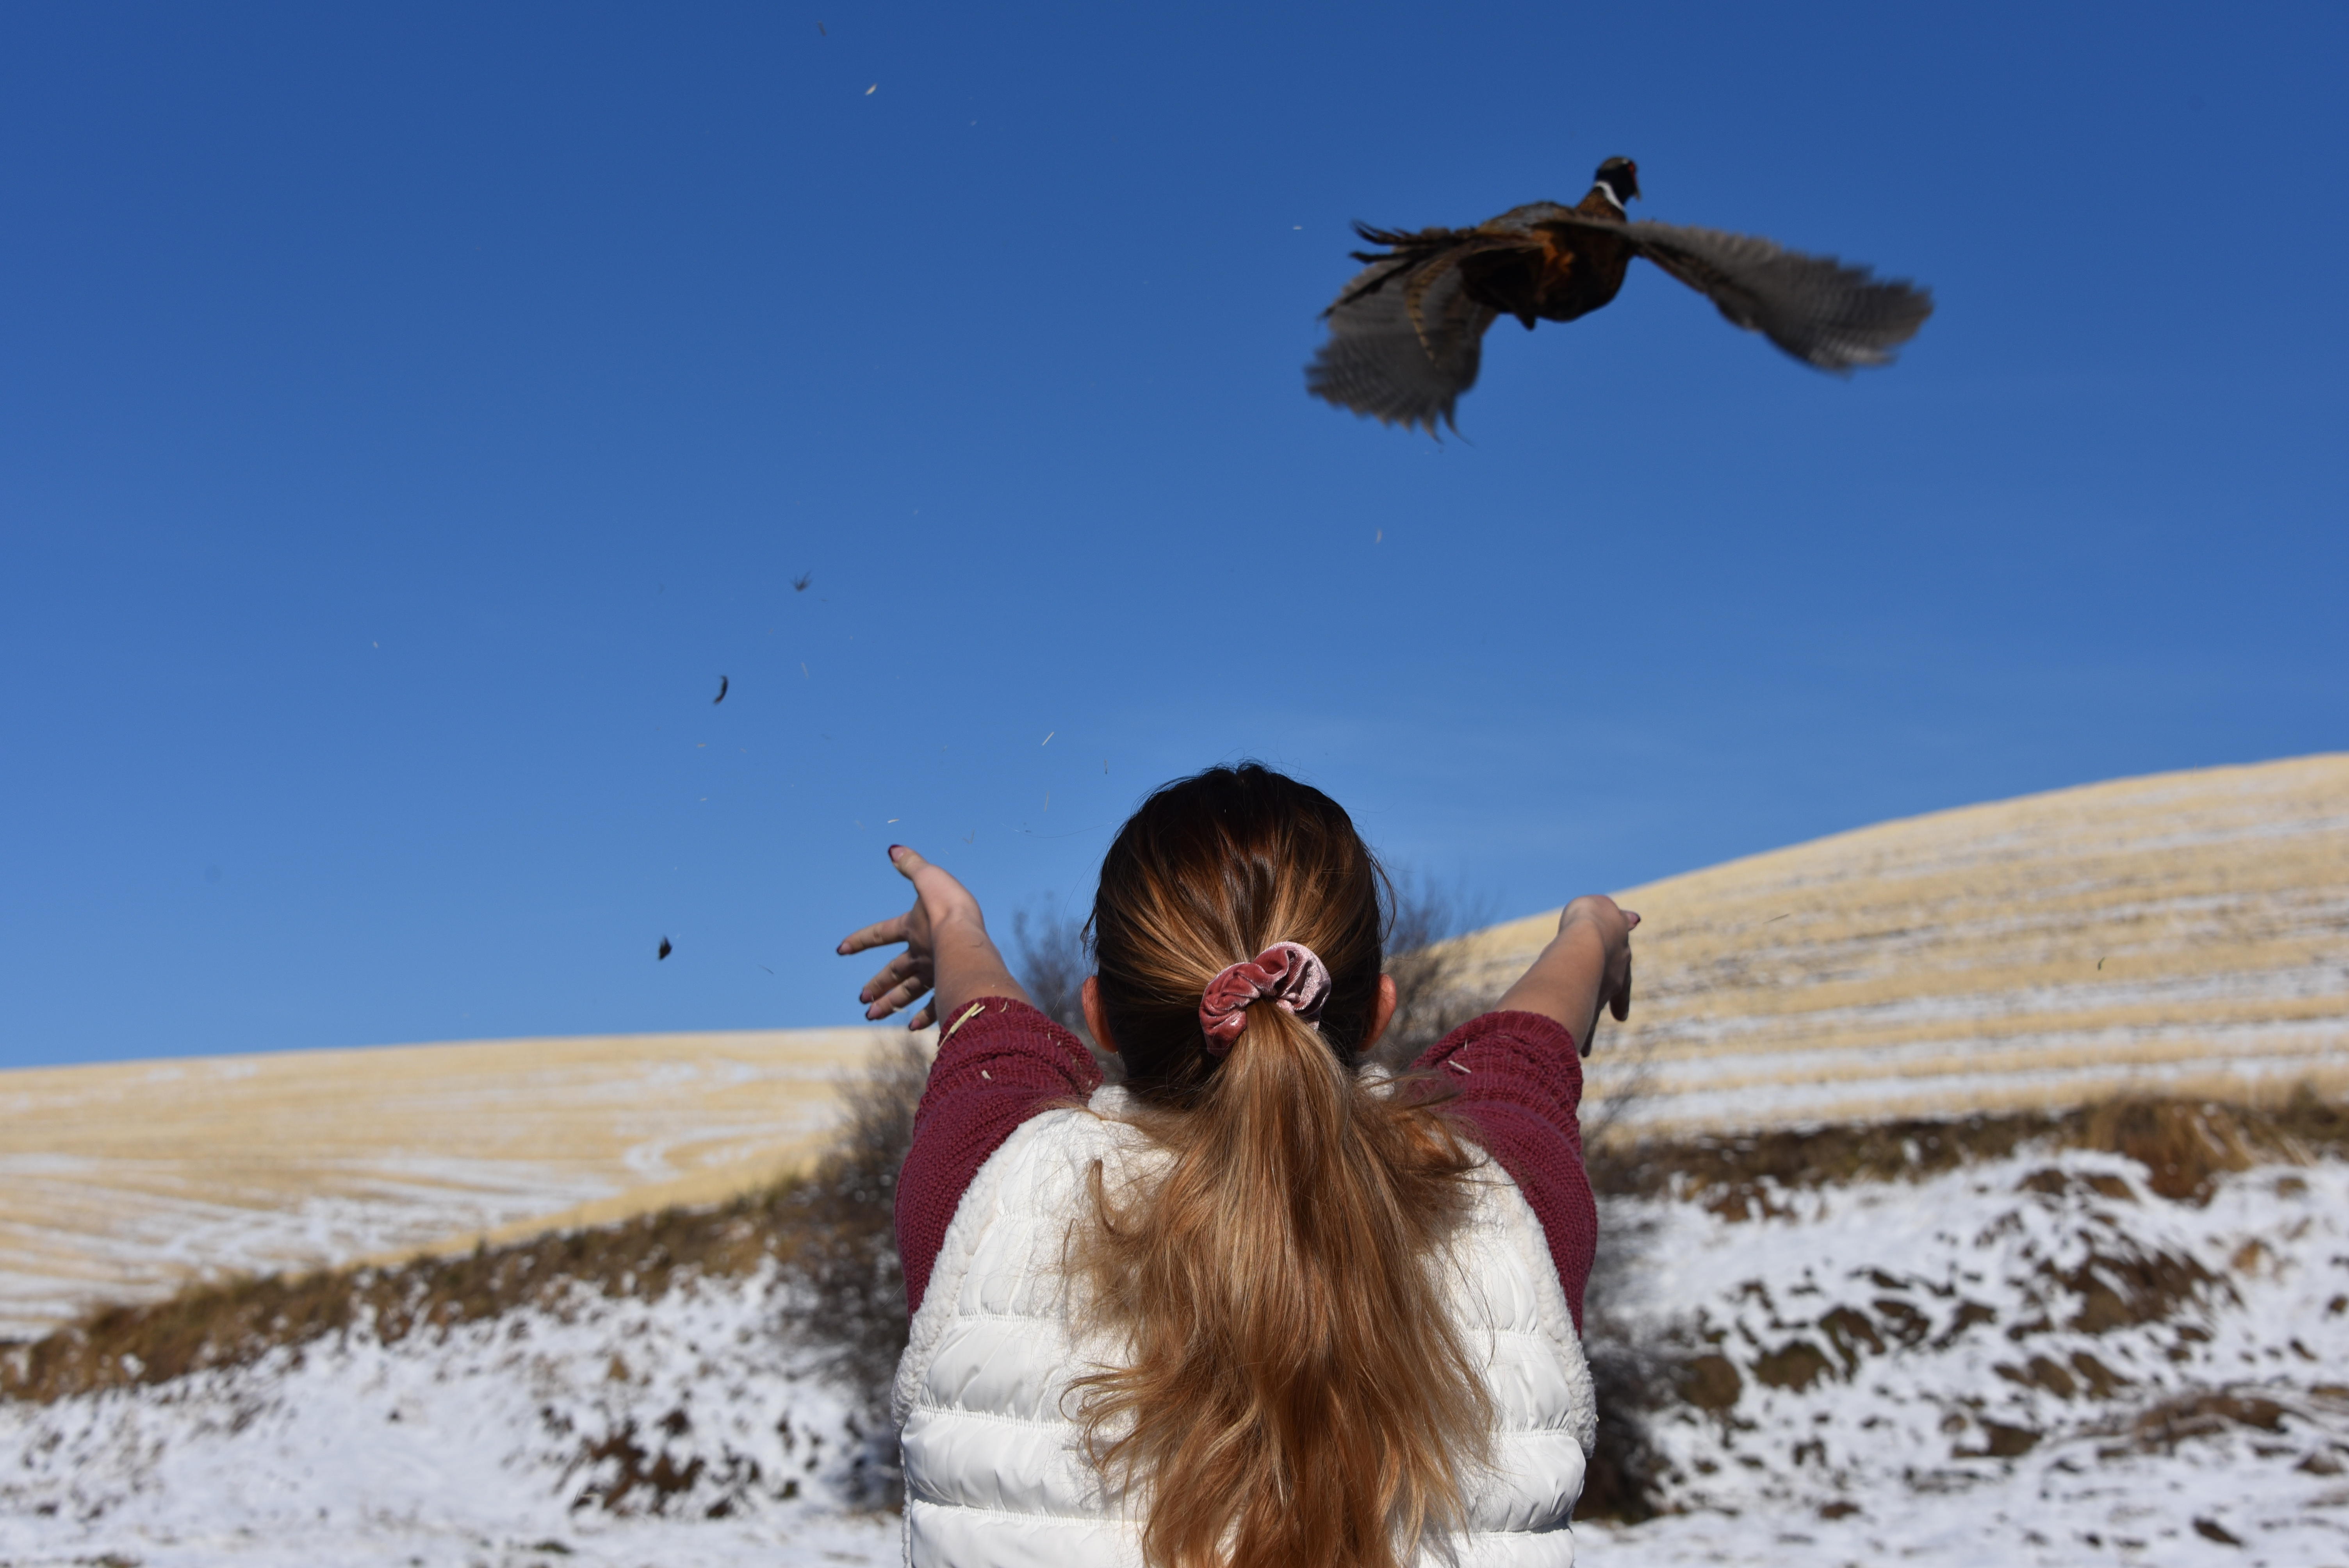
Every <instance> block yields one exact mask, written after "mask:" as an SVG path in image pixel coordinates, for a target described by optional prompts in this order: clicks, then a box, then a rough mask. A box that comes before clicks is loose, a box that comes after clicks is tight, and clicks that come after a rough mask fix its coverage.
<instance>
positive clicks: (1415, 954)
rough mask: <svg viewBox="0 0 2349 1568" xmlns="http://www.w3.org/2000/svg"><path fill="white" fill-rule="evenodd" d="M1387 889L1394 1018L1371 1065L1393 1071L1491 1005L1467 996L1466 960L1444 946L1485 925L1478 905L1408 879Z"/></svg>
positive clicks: (1405, 875) (1416, 877) (1439, 886)
mask: <svg viewBox="0 0 2349 1568" xmlns="http://www.w3.org/2000/svg"><path fill="white" fill-rule="evenodd" d="M1393 887H1394V898H1393V901H1392V903H1391V904H1390V905H1389V907H1388V911H1387V931H1386V944H1385V945H1386V954H1387V961H1386V972H1387V977H1388V978H1389V979H1391V980H1392V981H1393V982H1394V986H1395V1011H1394V1017H1393V1019H1392V1021H1391V1022H1390V1023H1389V1024H1388V1025H1387V1032H1386V1034H1385V1035H1384V1036H1383V1037H1381V1039H1380V1041H1379V1043H1378V1046H1377V1047H1376V1048H1374V1049H1373V1050H1372V1051H1371V1060H1373V1061H1375V1062H1377V1063H1379V1064H1380V1065H1381V1066H1383V1067H1386V1068H1402V1067H1405V1066H1408V1065H1409V1064H1410V1063H1411V1062H1412V1061H1413V1060H1414V1059H1415V1058H1417V1057H1418V1056H1419V1055H1420V1053H1421V1052H1423V1051H1424V1050H1426V1049H1427V1048H1428V1047H1430V1046H1433V1045H1434V1044H1435V1043H1436V1042H1437V1041H1438V1040H1441V1039H1442V1038H1444V1036H1446V1035H1448V1034H1450V1033H1451V1032H1452V1031H1453V1030H1454V1029H1456V1028H1458V1027H1459V1026H1461V1025H1463V1024H1464V1023H1466V1022H1467V1021H1468V1020H1469V1019H1471V1018H1473V1017H1475V1016H1476V1015H1477V1014H1479V1013H1482V1012H1485V1010H1486V1009H1488V1008H1489V1007H1491V1006H1492V1005H1493V1002H1494V1000H1495V998H1493V997H1490V996H1486V995H1480V994H1476V993H1475V992H1473V991H1472V990H1471V989H1470V988H1469V985H1468V971H1467V965H1466V964H1465V962H1464V959H1465V954H1463V953H1462V952H1461V951H1460V950H1459V948H1457V947H1456V946H1453V945H1450V939H1451V938H1453V937H1455V936H1458V935H1460V934H1463V933H1464V932H1467V931H1469V930H1472V929H1474V928H1475V926H1477V925H1480V924H1485V923H1489V921H1490V918H1491V916H1490V913H1489V911H1488V910H1487V909H1486V908H1485V904H1484V903H1483V902H1482V901H1479V900H1475V899H1471V898H1470V897H1469V896H1468V895H1467V894H1466V893H1464V892H1462V891H1461V890H1460V889H1458V888H1456V887H1452V886H1449V885H1446V884H1444V883H1442V882H1435V881H1433V880H1432V879H1430V878H1428V877H1425V876H1423V875H1420V874H1417V873H1414V872H1402V873H1399V874H1397V875H1396V876H1395V878H1394V879H1393Z"/></svg>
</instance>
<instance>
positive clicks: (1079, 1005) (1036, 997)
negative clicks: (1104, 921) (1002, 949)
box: [1011, 897, 1093, 1046]
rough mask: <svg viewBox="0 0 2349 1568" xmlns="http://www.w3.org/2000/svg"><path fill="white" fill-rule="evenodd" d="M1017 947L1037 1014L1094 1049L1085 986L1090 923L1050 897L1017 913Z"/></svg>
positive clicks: (1013, 923)
mask: <svg viewBox="0 0 2349 1568" xmlns="http://www.w3.org/2000/svg"><path fill="white" fill-rule="evenodd" d="M1011 944H1012V946H1013V948H1014V949H1015V950H1016V951H1017V954H1018V958H1017V961H1016V962H1017V965H1018V968H1019V983H1020V984H1021V985H1025V986H1027V987H1028V995H1029V999H1030V1000H1031V1001H1033V1002H1034V1003H1035V1004H1036V1010H1037V1011H1038V1012H1040V1013H1042V1014H1043V1015H1044V1016H1046V1017H1048V1018H1050V1019H1051V1020H1052V1021H1053V1022H1054V1023H1056V1024H1058V1025H1060V1026H1061V1027H1062V1028H1064V1029H1066V1030H1068V1031H1069V1032H1070V1033H1071V1034H1072V1035H1074V1036H1076V1037H1077V1038H1079V1039H1081V1040H1082V1041H1084V1042H1085V1044H1086V1045H1087V1046H1092V1043H1093V1038H1092V1033H1091V1031H1089V1030H1088V1029H1087V1028H1086V1027H1085V1006H1084V985H1085V979H1086V976H1088V975H1091V974H1092V972H1093V965H1092V954H1091V952H1090V951H1088V949H1087V948H1086V945H1085V923H1084V922H1083V921H1081V920H1079V919H1077V918H1076V917H1075V916H1073V915H1071V914H1068V913H1063V912H1062V910H1061V904H1060V903H1059V901H1058V900H1055V899H1052V898H1050V897H1047V898H1045V899H1043V900H1040V902H1039V903H1036V904H1034V905H1033V906H1031V907H1030V908H1027V909H1018V910H1014V911H1012V913H1011Z"/></svg>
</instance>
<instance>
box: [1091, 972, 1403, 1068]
mask: <svg viewBox="0 0 2349 1568" xmlns="http://www.w3.org/2000/svg"><path fill="white" fill-rule="evenodd" d="M1085 984H1086V985H1092V981H1090V980H1088V981H1086V982H1085ZM1394 1013H1395V983H1394V976H1393V975H1380V976H1379V1000H1378V1006H1375V1007H1372V1008H1371V1032H1370V1034H1369V1035H1367V1036H1365V1037H1363V1040H1362V1049H1361V1051H1357V1052H1355V1053H1354V1054H1355V1055H1357V1056H1361V1055H1362V1054H1363V1053H1364V1052H1367V1051H1368V1050H1369V1049H1370V1048H1371V1047H1372V1046H1375V1045H1377V1044H1378V1043H1379V1037H1380V1036H1381V1035H1383V1034H1385V1033H1386V1032H1387V1026H1388V1025H1389V1024H1392V1023H1393V1022H1394ZM1087 1016H1091V1015H1090V1014H1088V1015H1087Z"/></svg>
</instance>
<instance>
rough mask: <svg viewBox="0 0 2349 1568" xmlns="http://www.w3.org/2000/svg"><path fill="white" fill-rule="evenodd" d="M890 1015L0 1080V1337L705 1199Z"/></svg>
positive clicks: (798, 1129) (803, 1145)
mask: <svg viewBox="0 0 2349 1568" xmlns="http://www.w3.org/2000/svg"><path fill="white" fill-rule="evenodd" d="M893 1032H894V1031H890V1030H884V1029H866V1028H844V1029H788V1030H761V1031H744V1032H739V1033H728V1034H693V1035H682V1034H680V1035H611V1036H594V1037H578V1038H568V1039H536V1040H478V1041H468V1042H462V1043H456V1044H449V1045H434V1046H392V1047H376V1048H371V1049H357V1050H333V1051H295V1052H285V1053H280V1054H271V1055H257V1056H246V1057H190V1058H181V1059H177V1060H158V1061H133V1062H110V1063H103V1064H98V1065H94V1066H87V1067H68V1068H26V1069H19V1070H17V1071H13V1072H6V1073H0V1336H25V1335H27V1334H31V1333H35V1332H37V1331H39V1330H40V1329H41V1328H43V1327H45V1326H47V1325H49V1324H52V1323H55V1322H57V1321H59V1320H60V1319H62V1318H64V1317H66V1316H67V1315H70V1313H71V1312H72V1311H73V1309H74V1308H75V1307H76V1306H77V1305H80V1304H82V1303H85V1302H88V1301H89V1300H93V1299H133V1298H140V1297H146V1296H152V1295H162V1294H168V1293H169V1292H170V1291H171V1289H173V1288H175V1287H176V1286H177V1285H179V1284H181V1283H183V1282H184V1281H186V1280H187V1279H188V1278H189V1277H191V1275H195V1274H206V1273H219V1272H222V1271H228V1270H252V1271H266V1270H272V1269H279V1268H290V1267H301V1266H305V1265H309V1264H320V1263H326V1262H345V1261H349V1260H351V1259H355V1258H364V1257H369V1256H375V1255H380V1254H393V1253H407V1252H412V1251H414V1250H416V1249H418V1248H421V1247H427V1246H431V1245H434V1244H471V1241H472V1240H473V1239H474V1238H475V1237H476V1236H480V1235H485V1234H486V1235H492V1236H501V1235H504V1234H507V1233H512V1232H515V1231H519V1230H533V1229H536V1228H539V1227H542V1226H545V1225H549V1224H554V1223H573V1222H592V1221H595V1220H599V1219H606V1218H616V1217H619V1216H621V1215H624V1214H626V1213H633V1212H640V1211H641V1210H643V1209H646V1208H649V1207H657V1206H659V1205H662V1204H667V1203H673V1202H700V1201H704V1200H709V1201H715V1200H717V1199H719V1198H723V1197H726V1196H729V1195H730V1194H732V1193H734V1192H736V1191H741V1190H743V1189H745V1188H747V1187H750V1186H755V1185H757V1184H758V1183H760V1182H761V1181H771V1180H772V1179H773V1178H775V1177H776V1176H778V1175H780V1174H781V1173H782V1172H784V1171H787V1170H789V1169H791V1168H792V1166H794V1165H796V1164H798V1163H800V1162H801V1161H804V1160H805V1159H806V1157H807V1156H808V1155H809V1154H810V1153H811V1152H812V1150H813V1149H814V1148H815V1147H816V1146H817V1145H819V1144H820V1143H821V1142H822V1141H823V1137H824V1135H825V1134H826V1133H827V1132H828V1131H829V1130H830V1129H831V1128H832V1126H833V1120H834V1117H835V1114H836V1110H837V1103H838V1094H839V1088H840V1086H841V1085H842V1084H843V1082H845V1081H846V1080H847V1079H848V1078H851V1077H852V1076H853V1075H854V1073H855V1072H856V1071H857V1069H858V1068H860V1067H861V1066H862V1065H863V1064H864V1060H865V1059H866V1057H867V1054H868V1053H869V1052H870V1050H871V1048H872V1046H873V1043H874V1041H875V1040H876V1039H878V1038H880V1037H883V1036H885V1035H887V1034H890V1033H893Z"/></svg>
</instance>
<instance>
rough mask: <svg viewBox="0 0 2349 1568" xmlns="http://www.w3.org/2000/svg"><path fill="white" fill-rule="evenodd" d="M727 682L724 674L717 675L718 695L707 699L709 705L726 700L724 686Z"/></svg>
mask: <svg viewBox="0 0 2349 1568" xmlns="http://www.w3.org/2000/svg"><path fill="white" fill-rule="evenodd" d="M729 684H730V683H729V682H728V680H727V679H726V677H725V676H719V677H718V695H717V696H713V697H711V698H710V699H709V706H710V707H717V706H718V705H719V703H721V702H724V701H725V700H726V688H727V686H728V685H729Z"/></svg>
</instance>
